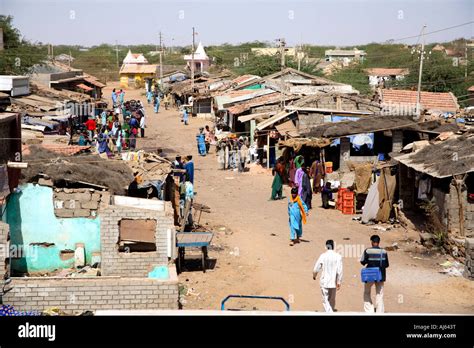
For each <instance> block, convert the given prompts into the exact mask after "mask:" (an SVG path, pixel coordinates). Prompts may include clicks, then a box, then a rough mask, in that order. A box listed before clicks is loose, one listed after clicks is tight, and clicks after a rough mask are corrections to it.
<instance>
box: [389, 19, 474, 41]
mask: <svg viewBox="0 0 474 348" xmlns="http://www.w3.org/2000/svg"><path fill="white" fill-rule="evenodd" d="M473 23H474V21H470V22H466V23H462V24H458V25H453V26H451V27H447V28H442V29H438V30H433V31H430V32H427V33H425V35H431V34H435V33H439V32H442V31H446V30H451V29H454V28H459V27H463V26H465V25H468V24H473ZM417 37H419V35H413V36H407V37H402V38H400V39H392V40H390V41H392V42H394V41H403V40H407V39H414V38H417Z"/></svg>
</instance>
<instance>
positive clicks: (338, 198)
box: [336, 187, 347, 211]
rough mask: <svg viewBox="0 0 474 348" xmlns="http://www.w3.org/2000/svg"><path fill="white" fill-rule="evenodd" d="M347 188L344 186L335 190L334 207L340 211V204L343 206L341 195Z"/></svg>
mask: <svg viewBox="0 0 474 348" xmlns="http://www.w3.org/2000/svg"><path fill="white" fill-rule="evenodd" d="M346 190H347V189H345V188H342V187H341V188H339V191H337V203H336V208H337V210H340V211H342V206H343V195H344V192H346Z"/></svg>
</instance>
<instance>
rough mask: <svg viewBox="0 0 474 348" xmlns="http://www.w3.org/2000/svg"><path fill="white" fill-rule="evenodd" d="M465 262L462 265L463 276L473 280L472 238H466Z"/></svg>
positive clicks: (473, 255)
mask: <svg viewBox="0 0 474 348" xmlns="http://www.w3.org/2000/svg"><path fill="white" fill-rule="evenodd" d="M465 246H466V264H465V266H464V276H465V277H466V278H468V279H470V280H474V238H466V244H465Z"/></svg>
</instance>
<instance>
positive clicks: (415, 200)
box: [393, 132, 474, 277]
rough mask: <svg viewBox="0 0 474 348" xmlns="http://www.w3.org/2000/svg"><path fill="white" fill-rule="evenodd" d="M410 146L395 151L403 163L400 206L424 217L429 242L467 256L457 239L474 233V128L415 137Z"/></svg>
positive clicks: (396, 157)
mask: <svg viewBox="0 0 474 348" xmlns="http://www.w3.org/2000/svg"><path fill="white" fill-rule="evenodd" d="M412 150H413V151H412V152H410V153H401V154H396V155H395V154H394V155H393V158H394V159H395V160H396V161H397V162H398V163H399V178H398V180H399V196H400V199H401V201H402V202H403V204H402V207H401V208H402V210H403V211H404V212H407V213H408V214H409V213H410V212H411V213H418V214H417V215H416V216H420V215H421V214H420V212H421V213H423V215H424V216H425V217H426V219H425V221H424V225H425V230H426V231H427V232H429V233H428V234H422V235H421V238H422V241H423V242H424V243H425V244H426V245H427V246H431V245H433V244H434V245H438V246H443V247H444V248H445V249H447V251H448V252H450V253H451V254H454V255H453V256H464V255H463V252H462V251H463V250H460V249H461V248H459V245H458V244H459V243H458V242H459V240H457V238H465V237H467V238H472V237H474V174H473V173H474V133H472V132H468V133H465V134H463V135H452V136H451V137H449V138H448V139H445V140H443V141H440V140H436V141H432V142H430V143H428V142H426V141H425V142H415V143H413V146H412ZM466 252H467V250H466ZM467 256H468V255H466V257H467ZM471 256H472V255H471ZM471 265H472V264H469V267H471ZM466 266H468V265H467V264H466ZM469 271H470V276H471V277H472V275H473V273H472V268H470V270H469Z"/></svg>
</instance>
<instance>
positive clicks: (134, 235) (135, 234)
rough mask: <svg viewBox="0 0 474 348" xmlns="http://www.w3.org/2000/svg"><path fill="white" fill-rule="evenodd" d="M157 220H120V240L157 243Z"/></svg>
mask: <svg viewBox="0 0 474 348" xmlns="http://www.w3.org/2000/svg"><path fill="white" fill-rule="evenodd" d="M155 231H156V220H151V219H148V220H131V219H123V220H120V240H121V241H125V240H126V241H134V242H144V243H155V242H156V240H155Z"/></svg>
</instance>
